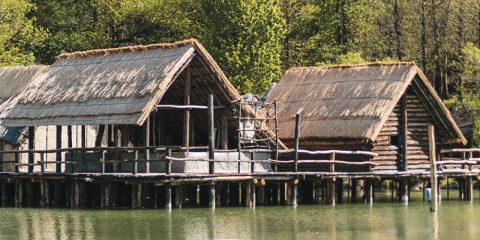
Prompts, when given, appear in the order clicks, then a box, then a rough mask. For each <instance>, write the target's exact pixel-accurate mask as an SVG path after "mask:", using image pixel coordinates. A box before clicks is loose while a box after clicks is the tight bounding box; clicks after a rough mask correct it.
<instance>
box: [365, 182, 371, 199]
mask: <svg viewBox="0 0 480 240" xmlns="http://www.w3.org/2000/svg"><path fill="white" fill-rule="evenodd" d="M365 204H373V180H372V179H366V180H365Z"/></svg>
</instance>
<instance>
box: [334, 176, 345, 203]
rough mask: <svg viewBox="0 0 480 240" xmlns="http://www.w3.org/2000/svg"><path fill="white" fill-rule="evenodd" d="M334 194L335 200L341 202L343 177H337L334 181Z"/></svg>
mask: <svg viewBox="0 0 480 240" xmlns="http://www.w3.org/2000/svg"><path fill="white" fill-rule="evenodd" d="M335 188H336V191H337V192H336V195H337V201H336V202H338V203H342V202H343V178H338V179H337V181H336V187H335Z"/></svg>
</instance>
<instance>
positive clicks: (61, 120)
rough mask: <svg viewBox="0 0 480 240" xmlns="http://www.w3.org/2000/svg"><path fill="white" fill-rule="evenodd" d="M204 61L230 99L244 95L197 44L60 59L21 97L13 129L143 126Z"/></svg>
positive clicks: (11, 115)
mask: <svg viewBox="0 0 480 240" xmlns="http://www.w3.org/2000/svg"><path fill="white" fill-rule="evenodd" d="M195 57H197V58H199V59H200V61H201V62H202V63H204V64H205V66H206V68H208V71H210V72H212V73H213V75H215V77H216V79H217V80H218V81H219V82H220V83H219V85H221V86H223V90H224V91H225V92H226V95H227V96H229V97H230V100H234V99H239V97H240V96H239V94H238V92H236V90H235V89H234V87H233V86H232V85H231V84H230V82H229V81H228V80H227V78H226V77H225V75H224V74H223V72H221V70H220V68H219V67H218V66H217V64H216V63H215V61H213V59H212V58H211V56H210V55H209V54H208V53H207V52H206V51H205V49H204V48H203V46H202V45H201V44H199V43H198V42H197V41H196V40H186V41H181V42H176V43H172V44H154V45H147V46H134V47H124V48H115V49H101V50H91V51H86V52H76V53H70V54H64V55H60V56H59V57H58V58H57V61H56V62H55V63H54V64H53V65H51V66H50V67H48V68H47V69H46V70H45V71H44V72H43V73H42V74H40V75H39V76H38V77H37V78H36V79H35V81H34V82H33V83H32V84H31V85H30V86H29V87H28V88H27V89H26V90H25V91H24V92H23V93H22V94H21V95H20V98H19V102H18V104H17V105H16V106H15V107H14V108H13V109H12V111H11V112H10V113H9V114H8V117H7V119H6V124H7V125H9V126H39V125H93V124H98V123H101V124H136V125H142V124H143V122H144V121H145V119H146V118H147V117H148V115H149V113H150V112H151V111H152V109H153V108H154V107H155V104H157V103H158V101H159V99H161V98H162V96H163V95H164V94H165V92H166V91H167V89H168V88H169V86H170V85H171V83H172V82H173V80H174V79H175V78H176V77H177V76H178V75H179V74H180V73H181V72H182V70H183V69H184V68H185V67H186V66H187V65H188V64H189V63H190V61H192V59H193V58H195Z"/></svg>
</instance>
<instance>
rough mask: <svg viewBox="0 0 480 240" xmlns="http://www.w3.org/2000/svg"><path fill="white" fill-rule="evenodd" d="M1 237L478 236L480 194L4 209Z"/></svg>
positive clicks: (266, 237)
mask: <svg viewBox="0 0 480 240" xmlns="http://www.w3.org/2000/svg"><path fill="white" fill-rule="evenodd" d="M0 216H1V219H0V239H382V240H383V239H480V221H479V220H480V201H479V200H478V199H476V200H475V201H474V202H473V203H469V202H462V201H445V200H444V201H443V202H442V203H441V206H440V209H439V212H438V213H436V214H432V213H430V212H429V210H428V207H427V205H426V204H424V203H423V202H422V201H421V199H420V200H418V199H417V200H415V201H414V202H412V203H410V204H409V205H405V204H402V203H387V202H385V203H376V204H374V205H364V204H338V205H337V206H325V205H309V206H306V205H301V206H298V207H297V208H293V207H288V206H279V207H257V208H255V209H250V208H242V207H237V208H217V209H215V210H212V209H208V208H196V209H175V210H172V211H171V212H169V211H166V210H65V209H63V210H62V209H26V208H23V209H14V208H0Z"/></svg>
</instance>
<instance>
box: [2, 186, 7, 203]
mask: <svg viewBox="0 0 480 240" xmlns="http://www.w3.org/2000/svg"><path fill="white" fill-rule="evenodd" d="M1 187H2V207H6V206H7V184H5V182H3V181H2V184H1Z"/></svg>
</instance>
